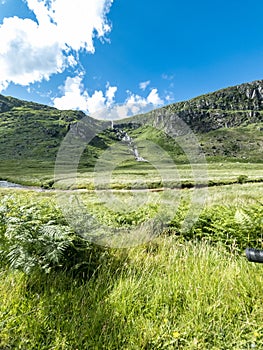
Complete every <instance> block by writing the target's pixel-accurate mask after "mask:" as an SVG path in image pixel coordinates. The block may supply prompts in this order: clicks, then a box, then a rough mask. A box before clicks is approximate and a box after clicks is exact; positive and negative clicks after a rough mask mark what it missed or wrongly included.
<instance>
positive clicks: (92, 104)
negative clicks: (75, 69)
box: [53, 75, 117, 114]
mask: <svg viewBox="0 0 263 350" xmlns="http://www.w3.org/2000/svg"><path fill="white" fill-rule="evenodd" d="M82 78H83V76H82V75H80V76H76V77H74V78H70V77H68V78H67V79H66V81H65V85H64V87H63V93H64V95H63V96H62V97H57V98H55V99H54V100H53V103H54V107H56V108H58V109H62V110H63V109H77V110H82V111H83V112H85V113H88V114H92V113H95V112H97V111H100V110H102V109H104V108H107V107H111V106H112V105H113V103H114V98H115V93H116V91H117V87H116V86H110V85H109V84H107V86H106V91H105V94H104V93H103V92H102V91H101V90H100V91H97V90H96V91H95V92H94V93H93V94H92V95H91V96H90V95H89V94H88V92H87V91H86V90H84V86H83V84H82Z"/></svg>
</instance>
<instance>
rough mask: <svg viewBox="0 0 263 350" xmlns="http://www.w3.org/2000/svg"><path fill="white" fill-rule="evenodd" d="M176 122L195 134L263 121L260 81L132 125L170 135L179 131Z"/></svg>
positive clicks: (177, 105)
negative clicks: (152, 127) (153, 128)
mask: <svg viewBox="0 0 263 350" xmlns="http://www.w3.org/2000/svg"><path fill="white" fill-rule="evenodd" d="M179 119H181V120H182V121H183V122H185V123H186V124H187V125H188V126H189V127H190V128H191V130H193V131H194V132H201V133H205V132H209V131H211V130H216V129H220V128H224V127H226V128H229V127H236V126H240V125H248V124H251V123H258V122H263V81H262V80H258V81H254V82H252V83H246V84H242V85H237V86H234V87H230V88H226V89H222V90H219V91H216V92H213V93H210V94H207V95H203V96H200V97H197V98H194V99H192V100H189V101H185V102H179V103H175V104H172V105H169V106H166V107H163V108H160V109H158V110H155V111H153V112H150V113H147V114H145V115H141V116H138V117H134V118H133V119H132V121H133V123H134V125H136V123H137V122H140V123H141V124H148V125H151V126H154V127H161V128H164V130H166V131H167V132H168V133H171V132H175V129H176V128H178V120H179ZM130 121H131V120H127V122H130Z"/></svg>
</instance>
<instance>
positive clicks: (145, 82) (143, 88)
mask: <svg viewBox="0 0 263 350" xmlns="http://www.w3.org/2000/svg"><path fill="white" fill-rule="evenodd" d="M150 83H151V81H150V80H147V81H142V82H141V83H140V84H139V87H140V89H141V90H143V91H144V90H145V89H146V88H147V86H148V85H150Z"/></svg>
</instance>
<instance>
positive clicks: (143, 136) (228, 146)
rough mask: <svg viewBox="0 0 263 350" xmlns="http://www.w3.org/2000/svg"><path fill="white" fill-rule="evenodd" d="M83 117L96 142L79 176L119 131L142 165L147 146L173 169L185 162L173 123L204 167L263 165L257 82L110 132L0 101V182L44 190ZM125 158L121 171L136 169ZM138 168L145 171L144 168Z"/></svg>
mask: <svg viewBox="0 0 263 350" xmlns="http://www.w3.org/2000/svg"><path fill="white" fill-rule="evenodd" d="M84 117H86V119H85V120H86V121H87V122H86V126H87V127H88V129H90V130H93V131H94V134H95V135H96V137H94V138H93V139H92V141H91V142H90V143H89V145H88V147H87V148H86V150H85V151H84V152H83V154H82V157H81V159H80V165H79V170H81V171H87V170H89V169H90V168H92V167H93V166H94V165H95V164H96V161H97V159H99V158H100V155H101V154H102V153H103V151H105V150H106V149H108V147H109V146H110V145H113V144H115V143H116V141H117V140H118V135H117V134H118V132H119V131H120V130H124V131H126V132H128V134H129V135H130V136H131V137H132V138H133V139H134V142H135V143H136V144H138V151H139V152H140V154H141V156H143V157H145V158H146V159H147V153H146V154H144V152H145V149H146V148H145V147H144V146H143V145H144V143H145V142H146V141H149V140H150V141H152V142H154V143H156V144H157V145H159V146H160V147H161V148H162V149H164V150H165V151H166V152H168V153H169V155H170V157H171V158H173V159H174V160H175V161H176V162H177V163H179V164H180V163H185V162H187V155H186V154H185V152H184V151H183V150H182V149H181V147H180V145H178V142H177V141H178V138H177V137H178V135H179V134H180V130H179V129H180V126H179V125H178V120H182V121H183V122H185V123H186V124H187V125H188V126H189V128H190V129H189V130H192V131H193V133H194V134H195V135H196V137H197V140H198V142H199V145H200V152H203V153H204V154H205V156H206V159H207V160H208V161H209V162H215V161H216V162H217V161H219V162H222V161H231V162H235V161H239V162H253V163H258V162H261V161H262V157H261V153H262V152H261V150H262V145H263V81H261V80H259V81H255V82H252V83H246V84H242V85H239V86H234V87H230V88H226V89H222V90H219V91H216V92H213V93H210V94H206V95H203V96H199V97H196V98H194V99H192V100H189V101H185V102H179V103H175V104H171V105H169V106H165V107H163V108H160V109H157V110H154V111H152V112H149V113H146V114H144V115H138V116H135V117H132V118H128V119H123V120H119V121H118V122H115V125H114V129H111V127H110V123H108V122H102V121H98V120H95V119H93V118H90V117H88V116H86V115H85V114H84V113H83V112H80V111H71V110H68V111H60V110H57V109H55V108H52V107H49V106H45V105H41V104H37V103H34V102H28V101H22V100H18V99H15V98H13V97H5V96H2V95H0V161H1V163H0V174H1V178H2V179H12V178H13V177H14V175H17V174H19V176H20V177H19V178H20V182H23V183H28V184H29V183H32V184H43V182H45V181H46V180H47V181H49V179H50V177H51V176H52V174H53V167H54V163H55V160H56V155H57V152H58V149H59V146H60V145H61V142H62V140H63V139H64V137H65V136H66V134H67V133H68V131H69V130H70V129H71V128H74V127H75V126H76V125H77V123H78V122H79V121H80V120H81V119H83V118H84ZM105 123H106V124H105ZM106 126H109V127H108V128H107V129H106V130H105V131H104V132H101V133H98V132H96V130H99V129H101V130H102V129H105V128H106ZM183 132H184V130H183ZM178 133H179V134H178ZM124 155H125V156H126V158H127V157H128V163H127V162H124V164H120V166H119V170H120V171H121V168H122V167H123V169H125V170H126V171H127V167H128V168H130V167H137V165H136V162H135V160H134V157H133V156H132V155H131V153H130V152H129V150H128V147H126V148H125V147H124V146H123V147H122V149H121V151H120V162H121V160H122V157H123V156H124ZM156 157H157V155H156ZM140 167H144V171H147V164H144V165H140ZM29 176H30V180H29V179H28V177H29ZM34 178H35V180H34ZM40 178H41V180H38V179H40ZM16 179H17V178H16Z"/></svg>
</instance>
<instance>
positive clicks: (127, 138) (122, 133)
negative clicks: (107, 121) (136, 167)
mask: <svg viewBox="0 0 263 350" xmlns="http://www.w3.org/2000/svg"><path fill="white" fill-rule="evenodd" d="M112 126H113V123H112ZM113 129H114V131H115V133H116V135H117V137H118V139H119V140H121V141H122V142H124V143H126V144H127V145H128V148H129V151H130V152H131V153H132V154H133V155H134V158H135V160H136V161H137V162H148V160H147V159H145V158H143V157H141V156H140V154H139V151H138V148H137V146H136V145H135V143H134V141H133V138H132V137H130V135H128V133H127V132H126V131H124V130H122V129H119V128H116V127H115V128H113Z"/></svg>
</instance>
